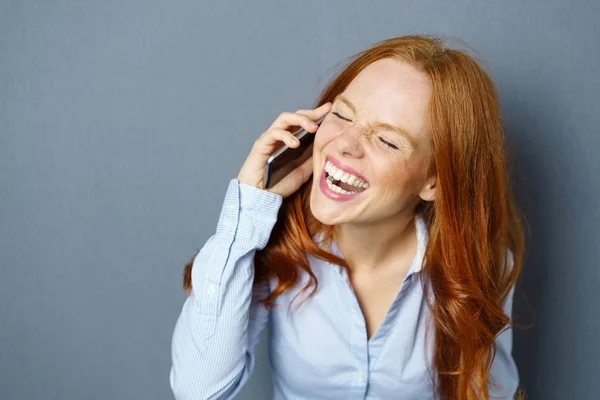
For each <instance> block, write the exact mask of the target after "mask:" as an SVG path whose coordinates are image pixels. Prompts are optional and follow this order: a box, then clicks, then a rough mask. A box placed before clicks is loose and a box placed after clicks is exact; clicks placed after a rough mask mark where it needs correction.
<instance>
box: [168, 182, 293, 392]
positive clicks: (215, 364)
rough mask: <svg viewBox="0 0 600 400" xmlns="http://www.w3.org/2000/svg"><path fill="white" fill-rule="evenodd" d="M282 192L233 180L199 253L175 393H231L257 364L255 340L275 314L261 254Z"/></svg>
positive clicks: (173, 379)
mask: <svg viewBox="0 0 600 400" xmlns="http://www.w3.org/2000/svg"><path fill="white" fill-rule="evenodd" d="M281 203H282V197H281V196H280V195H277V194H274V193H270V192H267V191H264V190H260V189H257V188H255V187H252V186H249V185H245V184H240V183H239V182H238V180H237V179H233V180H231V182H230V183H229V186H228V189H227V194H226V196H225V202H224V204H223V209H222V211H221V215H220V218H219V222H218V225H217V230H216V233H215V234H214V235H213V236H211V237H210V239H209V240H208V241H207V242H206V244H205V245H204V247H203V248H202V249H201V250H200V252H199V253H198V255H197V256H196V257H195V259H194V263H193V268H192V292H191V294H190V296H189V297H188V298H187V299H186V301H185V303H184V305H183V308H182V311H181V314H180V315H179V318H178V320H177V323H176V325H175V329H174V332H173V339H172V346H171V355H172V367H171V372H170V384H171V388H172V390H173V394H174V395H175V398H176V399H178V400H183V399H230V398H232V397H233V396H234V395H235V394H236V393H237V392H238V391H239V390H240V389H241V387H242V386H243V385H244V383H245V382H246V380H247V379H248V377H249V375H250V373H251V372H252V369H253V367H254V348H255V346H256V344H257V342H258V340H259V336H260V332H261V331H262V329H263V328H264V326H265V323H266V322H267V320H268V318H269V313H268V310H267V309H266V308H265V307H264V306H263V305H262V304H260V303H259V302H258V300H260V299H262V298H264V297H266V295H267V294H268V291H269V288H268V284H256V285H253V280H254V254H255V252H256V251H257V250H260V249H263V248H264V247H265V246H266V244H267V242H268V240H269V236H270V234H271V231H272V229H273V226H274V225H275V222H276V220H277V213H278V211H279V208H280V206H281Z"/></svg>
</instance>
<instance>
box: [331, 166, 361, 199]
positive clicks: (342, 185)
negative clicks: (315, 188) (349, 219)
mask: <svg viewBox="0 0 600 400" xmlns="http://www.w3.org/2000/svg"><path fill="white" fill-rule="evenodd" d="M324 169H325V173H326V183H327V186H328V187H329V188H330V189H331V190H333V191H334V192H336V193H340V194H356V193H360V192H363V191H365V190H367V189H368V187H369V184H368V183H367V182H365V181H364V180H363V179H361V178H359V177H358V176H356V175H353V174H351V173H349V172H346V171H343V170H341V169H339V168H337V167H336V166H335V165H333V163H332V162H331V161H329V160H328V161H326V162H325V168H324Z"/></svg>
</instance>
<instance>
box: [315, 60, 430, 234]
mask: <svg viewBox="0 0 600 400" xmlns="http://www.w3.org/2000/svg"><path fill="white" fill-rule="evenodd" d="M430 92H431V88H430V83H429V80H428V78H427V76H426V75H424V74H423V73H422V72H419V71H418V70H416V69H415V68H414V67H412V66H410V65H409V64H406V63H404V62H401V61H397V60H393V59H382V60H378V61H376V62H373V63H372V64H370V65H369V66H367V67H366V68H365V69H363V70H362V71H361V72H360V74H359V75H358V76H357V77H356V78H355V79H354V80H353V81H352V82H351V83H350V85H349V86H348V87H347V88H346V90H345V91H344V92H343V93H341V95H340V96H338V97H337V98H336V99H335V101H334V102H333V105H332V108H331V111H330V112H329V114H328V115H327V117H326V118H325V120H324V121H323V122H322V124H321V126H320V127H319V129H318V131H317V133H316V137H315V143H314V149H313V171H314V173H313V182H312V193H311V197H310V206H311V210H312V213H313V214H314V216H315V217H316V218H317V219H318V220H319V221H320V222H322V223H324V224H326V225H336V224H341V223H355V224H372V223H377V222H379V221H382V220H384V219H388V218H390V217H393V216H395V215H398V214H401V213H409V212H412V211H413V208H414V206H416V205H417V204H418V202H419V201H420V199H423V200H427V201H431V200H433V195H434V191H435V188H434V187H432V186H434V185H433V184H434V182H435V181H434V178H431V179H429V180H427V177H426V175H425V174H426V172H427V168H428V166H429V162H430V159H431V146H430V133H429V131H428V127H427V112H428V102H429V97H430ZM379 123H383V124H388V125H387V126H386V125H381V124H379ZM391 126H396V127H398V128H399V129H400V130H401V131H402V132H404V134H402V133H400V132H396V131H395V130H393V129H392V128H391ZM332 165H333V166H334V169H332V168H331V167H332ZM330 173H331V174H332V175H331V177H330V178H327V177H328V176H329V175H330ZM353 175H354V176H353ZM328 179H329V180H330V183H327V181H328ZM332 179H333V183H332V182H331V180H332ZM339 179H341V181H346V182H345V183H344V182H340V181H339ZM331 184H334V185H335V184H337V185H335V186H334V187H333V188H332V187H331ZM357 184H358V185H359V186H363V187H362V188H359V187H357V186H356V185H357ZM365 186H366V189H365V188H364V187H365ZM339 187H342V188H343V189H345V190H346V191H345V192H342V191H341V190H339V189H338V188H339ZM340 192H342V193H340Z"/></svg>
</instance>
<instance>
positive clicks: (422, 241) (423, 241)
mask: <svg viewBox="0 0 600 400" xmlns="http://www.w3.org/2000/svg"><path fill="white" fill-rule="evenodd" d="M415 225H416V228H417V229H416V234H417V253H416V254H415V257H414V258H413V261H412V264H411V266H410V268H409V269H408V272H407V274H406V278H405V279H408V277H409V276H411V275H412V274H416V273H418V272H420V271H421V270H422V269H423V261H424V256H425V248H426V247H427V241H428V240H429V234H428V232H427V225H426V223H425V220H424V219H423V216H422V215H420V214H416V215H415ZM329 251H330V252H331V253H332V254H335V255H336V256H338V257H340V258H344V256H343V255H342V252H341V251H340V249H339V247H338V246H337V243H336V242H335V240H333V239H332V240H331V249H330V250H329ZM338 269H339V272H343V270H344V268H343V267H339V266H338Z"/></svg>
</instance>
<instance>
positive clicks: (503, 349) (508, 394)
mask: <svg viewBox="0 0 600 400" xmlns="http://www.w3.org/2000/svg"><path fill="white" fill-rule="evenodd" d="M513 263H514V259H513V254H512V252H511V251H510V250H509V252H508V265H509V268H512V265H513ZM514 293H515V287H514V286H513V287H512V289H511V290H510V292H509V293H508V296H506V299H505V301H504V313H505V314H506V315H508V316H509V317H510V322H509V324H508V325H507V327H505V328H504V330H503V331H502V332H501V333H500V334H499V335H498V336H497V337H496V355H495V357H494V360H493V362H492V368H491V372H490V375H491V380H492V383H493V385H490V386H489V394H490V398H491V399H503V400H506V399H513V398H514V396H515V394H516V393H517V389H518V386H519V371H518V370H517V365H516V363H515V360H514V359H513V356H512V347H513V330H512V326H511V323H512V319H513V318H512V309H513V297H514Z"/></svg>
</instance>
